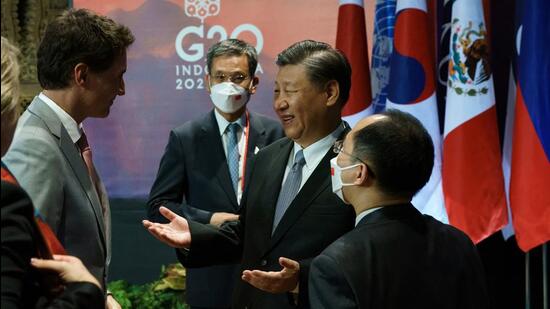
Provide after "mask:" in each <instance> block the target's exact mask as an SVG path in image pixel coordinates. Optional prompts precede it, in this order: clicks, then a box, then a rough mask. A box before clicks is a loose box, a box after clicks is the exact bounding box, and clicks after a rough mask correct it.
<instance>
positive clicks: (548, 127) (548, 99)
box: [510, 0, 550, 252]
mask: <svg viewBox="0 0 550 309" xmlns="http://www.w3.org/2000/svg"><path fill="white" fill-rule="evenodd" d="M521 5H523V8H522V14H523V16H522V23H521V28H520V29H521V30H520V33H519V34H518V39H519V40H520V48H519V57H518V62H517V67H518V72H517V94H516V98H517V99H516V106H515V115H514V116H515V118H513V119H514V122H513V123H514V128H513V140H512V157H511V173H510V208H511V210H512V221H513V224H514V230H515V232H516V240H517V242H518V245H519V247H520V248H521V249H522V250H523V251H526V252H527V251H529V250H531V249H532V248H534V247H536V246H538V245H540V244H543V243H545V242H547V241H549V240H550V190H549V188H550V86H549V81H550V52H549V50H550V2H549V1H531V0H525V1H523V2H522V4H521Z"/></svg>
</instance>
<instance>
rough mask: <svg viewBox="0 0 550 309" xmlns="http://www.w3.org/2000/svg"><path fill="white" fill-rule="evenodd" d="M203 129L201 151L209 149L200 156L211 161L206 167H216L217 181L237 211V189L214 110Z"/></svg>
mask: <svg viewBox="0 0 550 309" xmlns="http://www.w3.org/2000/svg"><path fill="white" fill-rule="evenodd" d="M201 129H202V134H203V136H202V138H200V142H201V145H200V147H199V149H200V150H201V152H202V151H204V150H207V152H206V153H204V154H203V155H201V156H199V158H204V159H206V160H208V161H209V162H211V163H209V164H207V165H205V167H206V168H215V169H216V170H215V171H213V173H214V174H215V175H216V179H217V181H218V182H219V183H220V186H221V187H222V189H223V191H224V192H225V194H226V195H227V198H228V199H229V200H230V201H231V204H232V205H233V207H234V208H235V211H237V210H238V209H239V207H238V204H237V196H236V195H235V191H234V190H233V185H232V183H231V176H230V175H229V166H228V165H227V159H226V157H225V152H224V149H223V144H222V139H221V136H220V131H219V128H218V122H217V121H216V117H215V116H214V111H211V112H210V114H209V115H208V116H207V118H206V119H205V121H203V125H202V128H201ZM212 148H214V149H212Z"/></svg>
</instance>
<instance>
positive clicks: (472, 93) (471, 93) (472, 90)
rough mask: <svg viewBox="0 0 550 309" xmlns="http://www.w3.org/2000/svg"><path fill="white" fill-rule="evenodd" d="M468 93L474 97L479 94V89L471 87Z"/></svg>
mask: <svg viewBox="0 0 550 309" xmlns="http://www.w3.org/2000/svg"><path fill="white" fill-rule="evenodd" d="M466 94H467V95H469V96H471V97H474V96H475V95H476V94H477V91H476V90H475V89H470V90H468V92H466Z"/></svg>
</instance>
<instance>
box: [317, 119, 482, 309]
mask: <svg viewBox="0 0 550 309" xmlns="http://www.w3.org/2000/svg"><path fill="white" fill-rule="evenodd" d="M334 152H336V153H338V156H337V157H336V158H334V159H332V161H331V167H332V173H331V177H332V189H333V192H334V193H336V194H337V195H338V196H339V197H340V198H341V199H342V200H343V201H344V202H345V203H349V204H351V205H352V206H353V208H354V209H355V213H356V214H357V217H356V220H355V222H356V223H355V225H356V226H355V229H353V230H352V231H350V232H348V233H347V234H345V235H344V236H342V237H341V238H340V239H338V240H337V241H335V242H334V243H333V244H332V245H330V246H329V247H327V248H326V249H325V250H324V251H323V252H322V253H321V254H320V255H319V256H318V257H316V258H315V259H314V260H313V262H312V264H311V270H310V273H309V296H310V302H311V307H312V308H320V309H322V308H331V309H332V308H488V297H487V290H486V287H485V279H484V277H483V267H482V265H481V261H480V259H479V256H478V254H477V251H476V248H475V246H474V244H473V243H472V241H471V240H470V239H469V238H468V236H466V235H465V234H464V233H462V232H461V231H459V230H457V229H455V228H453V227H452V226H449V225H446V224H443V223H441V222H439V221H437V220H435V219H434V218H432V217H430V216H426V215H422V214H421V213H420V212H418V210H416V208H415V207H414V206H413V205H412V204H411V199H412V197H413V195H414V194H415V193H416V192H418V191H419V190H420V189H421V188H422V187H423V186H424V184H426V182H427V181H428V179H429V178H430V174H431V171H432V166H433V156H434V148H433V144H432V140H431V138H430V135H429V134H428V132H427V131H426V130H425V129H424V128H423V127H422V124H421V123H420V122H419V121H418V120H417V119H416V118H414V117H413V116H411V115H410V114H407V113H404V112H400V111H397V110H390V111H386V112H384V113H382V114H379V115H374V116H371V117H368V118H366V119H364V120H362V121H360V122H359V123H358V124H357V125H356V126H355V128H353V130H352V131H351V132H350V133H349V134H348V135H347V137H346V138H345V140H344V142H343V143H337V144H335V146H334Z"/></svg>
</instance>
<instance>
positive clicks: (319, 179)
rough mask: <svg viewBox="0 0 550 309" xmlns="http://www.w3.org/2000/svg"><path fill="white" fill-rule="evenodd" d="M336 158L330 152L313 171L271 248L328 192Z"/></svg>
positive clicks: (289, 208)
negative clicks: (331, 164) (317, 199)
mask: <svg viewBox="0 0 550 309" xmlns="http://www.w3.org/2000/svg"><path fill="white" fill-rule="evenodd" d="M334 156H335V154H334V153H333V152H332V150H329V151H328V152H327V153H326V154H325V156H324V157H323V159H322V160H321V162H319V165H318V166H317V168H316V169H315V170H314V171H313V174H311V176H310V177H309V178H308V180H307V181H306V183H305V184H304V186H303V187H302V189H301V190H300V191H299V192H298V194H297V195H296V197H295V198H294V200H293V201H292V203H291V204H290V206H288V209H287V210H286V212H285V214H284V215H283V217H282V218H281V221H280V222H279V225H277V228H276V229H275V232H274V233H273V237H272V238H271V247H273V246H275V245H276V244H277V242H279V240H280V239H281V237H283V235H284V234H285V233H286V231H287V230H288V229H289V228H290V227H291V226H292V225H294V223H295V222H296V220H298V218H300V216H301V215H302V213H303V212H304V211H305V210H306V209H307V208H308V207H309V205H310V204H311V202H313V201H314V200H315V199H316V198H317V196H318V195H319V194H320V193H321V192H323V191H324V190H326V188H327V187H328V186H329V185H330V177H329V175H330V174H329V171H330V160H331V159H332V158H333V157H334Z"/></svg>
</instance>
